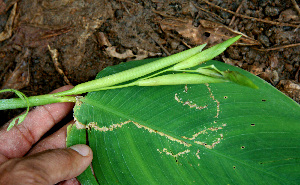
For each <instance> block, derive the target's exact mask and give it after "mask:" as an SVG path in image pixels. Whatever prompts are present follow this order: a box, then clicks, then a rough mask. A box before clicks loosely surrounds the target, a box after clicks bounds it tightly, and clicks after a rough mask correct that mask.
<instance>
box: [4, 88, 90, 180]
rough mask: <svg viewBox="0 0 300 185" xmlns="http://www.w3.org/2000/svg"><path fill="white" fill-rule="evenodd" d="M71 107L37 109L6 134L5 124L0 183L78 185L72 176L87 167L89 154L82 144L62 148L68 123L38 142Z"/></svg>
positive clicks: (88, 149)
mask: <svg viewBox="0 0 300 185" xmlns="http://www.w3.org/2000/svg"><path fill="white" fill-rule="evenodd" d="M71 88H72V86H64V87H61V88H59V89H57V90H55V91H53V92H52V93H54V92H60V91H64V90H68V89H71ZM73 106H74V103H55V104H50V105H43V106H38V107H36V108H34V109H33V110H32V111H30V112H29V114H28V116H27V117H26V118H25V120H24V121H23V122H22V123H21V124H19V125H17V126H15V127H13V128H12V129H11V130H10V131H6V129H7V127H8V125H9V123H6V124H5V125H4V126H3V127H1V128H0V184H56V183H60V184H68V185H69V184H79V182H78V181H77V180H76V178H75V177H76V176H78V175H79V174H80V173H82V172H83V171H84V170H85V169H86V168H87V167H88V166H89V165H90V163H91V161H92V158H93V153H92V150H91V149H90V148H89V147H88V146H86V145H75V146H72V147H70V148H66V133H67V126H68V125H69V124H71V123H72V122H70V123H68V124H67V125H65V126H63V127H62V128H61V129H59V130H58V131H56V132H55V133H53V134H52V135H50V136H48V137H46V138H43V139H41V138H42V137H43V136H44V135H45V133H47V131H49V130H50V129H51V128H52V127H53V126H54V125H55V124H57V123H59V122H60V121H61V120H62V119H63V118H64V117H65V116H66V115H68V113H69V112H70V111H71V110H72V108H73Z"/></svg>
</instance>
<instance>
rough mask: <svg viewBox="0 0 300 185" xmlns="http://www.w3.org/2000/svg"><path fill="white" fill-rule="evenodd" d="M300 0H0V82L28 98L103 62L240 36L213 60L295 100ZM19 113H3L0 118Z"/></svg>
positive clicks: (85, 75)
mask: <svg viewBox="0 0 300 185" xmlns="http://www.w3.org/2000/svg"><path fill="white" fill-rule="evenodd" d="M298 4H299V1H298ZM298 4H297V2H296V0H251V1H250V0H198V1H196V0H195V1H193V0H190V1H189V0H177V1H173V0H168V1H165V0H114V1H108V0H76V1H73V0H62V1H55V0H50V1H49V0H39V1H38V0H27V1H24V0H23V1H22V0H0V61H1V62H0V71H1V73H0V87H1V89H5V88H13V89H18V90H21V91H22V92H24V93H25V94H26V95H28V96H32V95H40V94H46V93H49V92H50V91H52V90H54V89H56V88H58V87H60V86H63V85H66V84H73V85H76V84H78V83H82V82H85V81H88V80H91V79H94V78H95V76H96V74H97V73H98V72H99V71H100V70H102V69H103V68H105V67H107V66H111V65H116V64H119V63H121V62H126V61H130V60H138V59H143V58H149V57H165V56H168V55H171V54H174V53H178V52H181V51H183V50H186V49H188V48H191V47H194V46H196V45H199V44H203V43H208V47H210V46H212V45H215V44H217V43H220V42H223V41H224V40H227V39H228V38H230V37H233V36H236V35H238V34H243V37H242V38H241V39H240V40H239V41H238V43H237V44H235V45H234V46H231V47H229V48H228V49H227V50H226V51H225V52H224V53H222V54H221V55H220V56H218V57H217V58H216V60H219V61H223V62H225V63H229V64H231V65H235V66H238V67H241V68H243V69H245V70H247V71H250V72H251V73H253V74H255V75H257V76H259V77H261V78H262V79H264V80H266V81H267V82H269V83H271V84H272V85H273V86H275V87H276V88H278V89H279V90H281V91H282V92H284V93H285V94H287V95H288V96H290V97H291V98H293V99H294V100H295V101H297V102H298V103H299V102H300V85H299V84H300V83H299V82H300V72H299V71H300V55H299V54H300V18H299V16H300V9H299V5H298ZM12 96H13V95H12V94H2V95H1V97H0V98H9V97H12ZM20 111H22V110H16V111H1V113H0V115H1V123H4V122H6V121H7V120H8V119H11V118H12V117H13V116H15V115H16V114H17V113H19V112H20Z"/></svg>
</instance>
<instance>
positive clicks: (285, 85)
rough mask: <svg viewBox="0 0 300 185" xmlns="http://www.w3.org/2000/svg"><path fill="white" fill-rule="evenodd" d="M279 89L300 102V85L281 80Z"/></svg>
mask: <svg viewBox="0 0 300 185" xmlns="http://www.w3.org/2000/svg"><path fill="white" fill-rule="evenodd" d="M277 88H278V89H279V90H281V91H282V92H283V93H285V94H286V95H288V96H289V97H291V98H293V99H294V100H295V101H297V102H298V103H299V102H300V84H299V83H297V82H294V81H291V80H281V81H280V82H279V83H278V85H277Z"/></svg>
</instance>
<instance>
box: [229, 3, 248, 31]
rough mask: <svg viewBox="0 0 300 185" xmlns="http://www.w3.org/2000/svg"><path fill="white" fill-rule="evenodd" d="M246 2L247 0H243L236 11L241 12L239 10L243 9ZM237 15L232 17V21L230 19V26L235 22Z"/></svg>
mask: <svg viewBox="0 0 300 185" xmlns="http://www.w3.org/2000/svg"><path fill="white" fill-rule="evenodd" d="M244 2H245V0H243V1H242V2H241V4H240V5H239V7H238V8H237V9H236V11H235V13H239V11H240V10H241V8H242V6H243V4H244ZM235 17H236V16H235V15H234V16H233V17H232V19H231V21H230V23H229V25H228V27H230V26H231V25H232V24H233V22H234V20H235Z"/></svg>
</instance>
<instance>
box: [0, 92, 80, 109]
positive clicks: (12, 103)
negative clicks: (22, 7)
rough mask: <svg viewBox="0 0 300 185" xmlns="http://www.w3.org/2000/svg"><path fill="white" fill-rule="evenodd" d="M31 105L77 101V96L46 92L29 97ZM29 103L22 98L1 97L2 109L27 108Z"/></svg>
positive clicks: (0, 104) (0, 107) (0, 106)
mask: <svg viewBox="0 0 300 185" xmlns="http://www.w3.org/2000/svg"><path fill="white" fill-rule="evenodd" d="M28 101H29V106H30V107H33V106H39V105H46V104H51V103H60V102H76V98H75V97H73V96H63V97H61V96H55V94H46V95H39V96H31V97H28ZM26 107H27V105H26V103H25V102H24V100H22V99H20V98H11V99H1V100H0V110H6V109H17V108H26Z"/></svg>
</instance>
